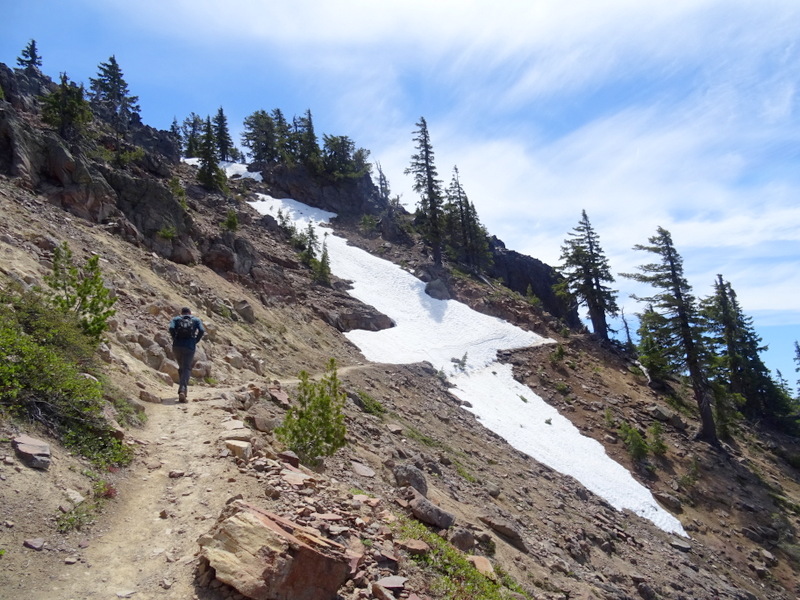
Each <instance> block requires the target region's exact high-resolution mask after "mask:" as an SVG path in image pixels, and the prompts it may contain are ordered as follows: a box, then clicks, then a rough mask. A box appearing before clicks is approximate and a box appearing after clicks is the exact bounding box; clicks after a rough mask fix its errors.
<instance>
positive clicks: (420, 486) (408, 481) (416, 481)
mask: <svg viewBox="0 0 800 600" xmlns="http://www.w3.org/2000/svg"><path fill="white" fill-rule="evenodd" d="M394 478H395V481H397V485H399V486H400V487H404V486H411V487H412V488H414V489H415V490H417V491H418V492H419V493H420V494H422V495H423V496H427V495H428V482H427V480H426V479H425V473H423V472H422V471H420V470H419V469H418V468H417V467H415V466H414V465H397V466H396V467H395V468H394Z"/></svg>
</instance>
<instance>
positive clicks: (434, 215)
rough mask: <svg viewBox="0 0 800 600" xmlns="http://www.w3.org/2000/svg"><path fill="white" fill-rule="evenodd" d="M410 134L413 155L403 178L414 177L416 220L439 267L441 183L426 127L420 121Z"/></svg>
mask: <svg viewBox="0 0 800 600" xmlns="http://www.w3.org/2000/svg"><path fill="white" fill-rule="evenodd" d="M416 125H417V127H418V129H417V130H416V131H415V132H414V135H415V136H416V137H414V141H415V142H416V148H417V152H416V154H414V155H412V156H411V166H410V167H408V168H407V169H406V170H405V174H406V175H409V174H410V175H413V176H414V186H413V189H414V191H415V192H417V193H418V194H419V195H420V204H419V213H420V214H419V216H420V221H421V225H422V230H423V235H424V236H425V239H426V241H427V242H428V244H430V246H431V250H432V252H433V262H434V264H436V265H441V264H442V243H443V240H442V227H443V223H442V203H443V194H442V182H441V180H440V179H439V173H438V172H437V171H436V165H435V164H434V162H433V159H434V154H433V146H432V145H431V138H430V135H429V134H428V123H427V122H426V121H425V117H420V119H419V122H418V123H417V124H416Z"/></svg>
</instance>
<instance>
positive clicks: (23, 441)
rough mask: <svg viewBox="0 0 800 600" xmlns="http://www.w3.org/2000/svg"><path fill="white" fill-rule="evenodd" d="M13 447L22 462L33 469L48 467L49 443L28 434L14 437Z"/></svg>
mask: <svg viewBox="0 0 800 600" xmlns="http://www.w3.org/2000/svg"><path fill="white" fill-rule="evenodd" d="M13 446H14V449H15V450H16V451H17V455H18V456H19V457H20V459H21V460H22V462H24V463H25V464H26V465H28V466H29V467H31V468H33V469H47V468H49V467H50V444H48V443H47V442H43V441H42V440H38V439H36V438H33V437H31V436H29V435H20V436H18V437H16V438H14V441H13Z"/></svg>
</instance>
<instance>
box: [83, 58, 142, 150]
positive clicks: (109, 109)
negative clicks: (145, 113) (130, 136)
mask: <svg viewBox="0 0 800 600" xmlns="http://www.w3.org/2000/svg"><path fill="white" fill-rule="evenodd" d="M98 69H99V70H98V72H97V79H92V78H90V79H89V83H90V90H91V103H92V107H93V108H94V110H95V113H96V114H98V115H99V116H100V117H101V118H102V119H105V120H107V121H108V122H109V123H111V126H112V128H113V129H114V133H115V137H116V143H117V158H118V159H119V155H120V150H121V148H120V143H119V140H120V136H124V134H125V133H127V132H128V130H129V129H130V126H131V124H133V123H138V122H139V105H138V104H137V102H138V100H139V98H138V97H137V96H131V95H130V91H129V90H128V84H127V83H126V81H125V78H124V77H123V74H122V69H121V68H120V66H119V64H118V63H117V59H116V57H115V56H114V55H111V57H110V58H109V59H108V62H107V63H100V65H99V66H98Z"/></svg>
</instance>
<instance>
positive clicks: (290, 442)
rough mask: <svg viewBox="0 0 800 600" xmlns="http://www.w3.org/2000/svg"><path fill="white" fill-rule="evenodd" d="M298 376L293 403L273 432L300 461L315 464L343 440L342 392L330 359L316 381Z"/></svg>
mask: <svg viewBox="0 0 800 600" xmlns="http://www.w3.org/2000/svg"><path fill="white" fill-rule="evenodd" d="M299 379H300V384H299V385H298V389H297V404H296V405H295V406H292V407H291V408H290V409H289V411H288V412H287V413H286V418H285V419H284V421H283V424H282V425H281V426H280V427H278V428H277V429H276V430H275V433H276V434H277V435H278V439H280V440H281V441H282V442H284V443H285V444H286V445H287V446H288V447H289V449H290V450H292V451H293V452H294V453H295V454H297V456H298V457H300V460H301V461H302V462H304V463H307V464H316V463H318V462H319V459H320V458H321V457H324V456H331V455H333V453H334V452H336V451H337V450H338V449H339V448H342V447H343V446H344V445H345V443H346V441H345V435H346V433H347V429H346V427H345V424H344V412H343V410H344V402H345V393H344V392H343V391H342V390H341V389H340V382H339V378H338V376H337V374H336V361H335V360H334V359H331V360H330V361H329V362H328V366H327V369H326V372H325V375H324V376H323V377H322V379H321V380H320V381H318V382H317V381H311V380H310V378H309V375H308V373H306V372H305V371H301V372H300V375H299Z"/></svg>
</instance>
